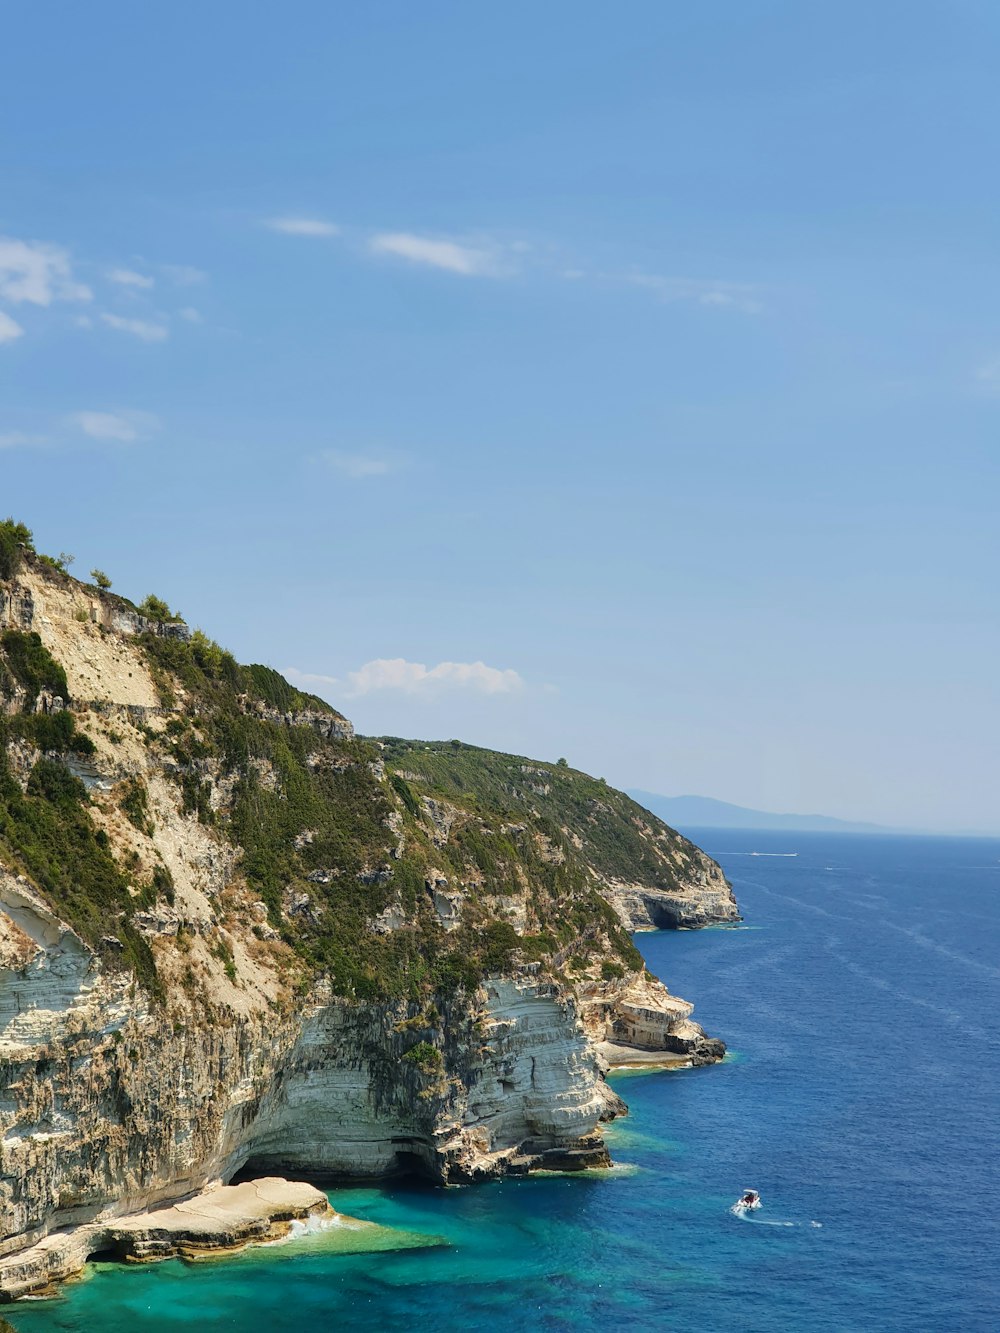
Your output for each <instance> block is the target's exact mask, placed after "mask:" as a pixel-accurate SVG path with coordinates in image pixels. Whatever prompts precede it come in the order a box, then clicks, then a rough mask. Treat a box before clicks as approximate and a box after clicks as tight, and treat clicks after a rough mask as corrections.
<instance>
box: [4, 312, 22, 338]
mask: <svg viewBox="0 0 1000 1333" xmlns="http://www.w3.org/2000/svg"><path fill="white" fill-rule="evenodd" d="M23 333H24V329H22V328H21V326H20V324H18V322H17V320H16V319H11V317H10V315H5V314H4V312H3V311H2V310H0V343H10V342H13V341H14V339H15V338H20V337H21V335H22V334H23Z"/></svg>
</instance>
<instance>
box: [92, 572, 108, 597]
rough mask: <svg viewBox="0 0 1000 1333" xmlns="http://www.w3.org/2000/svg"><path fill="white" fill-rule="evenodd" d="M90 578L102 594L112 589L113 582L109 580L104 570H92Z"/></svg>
mask: <svg viewBox="0 0 1000 1333" xmlns="http://www.w3.org/2000/svg"><path fill="white" fill-rule="evenodd" d="M90 577H91V578H92V579H93V580H94V582H95V583H96V584H97V586H98V587H99V588H100V589H101V591H102V592H107V591H108V589H109V588H110V587H111V580H110V579H109V578H108V576H107V574H105V572H104V570H103V569H92V570H91V571H90Z"/></svg>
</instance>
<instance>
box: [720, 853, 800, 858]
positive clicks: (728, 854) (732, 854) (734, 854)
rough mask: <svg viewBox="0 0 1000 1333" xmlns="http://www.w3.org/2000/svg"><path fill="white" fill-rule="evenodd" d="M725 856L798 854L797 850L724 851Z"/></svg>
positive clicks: (783, 855) (782, 855)
mask: <svg viewBox="0 0 1000 1333" xmlns="http://www.w3.org/2000/svg"><path fill="white" fill-rule="evenodd" d="M725 855H726V856H776V857H786V856H798V852H726V853H725Z"/></svg>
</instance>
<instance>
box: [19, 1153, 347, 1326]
mask: <svg viewBox="0 0 1000 1333" xmlns="http://www.w3.org/2000/svg"><path fill="white" fill-rule="evenodd" d="M338 1217H339V1214H337V1213H335V1212H334V1210H333V1209H332V1208H331V1207H330V1204H329V1202H328V1201H327V1198H326V1195H325V1194H323V1193H322V1191H321V1190H318V1189H316V1187H315V1186H313V1185H307V1184H305V1183H304V1182H302V1181H293V1180H285V1179H283V1178H281V1177H279V1176H265V1177H262V1178H261V1179H259V1180H248V1181H244V1182H243V1183H242V1184H240V1185H214V1186H211V1187H210V1188H209V1189H207V1190H202V1191H201V1192H200V1193H199V1194H195V1195H193V1196H192V1197H190V1198H188V1199H183V1200H181V1201H179V1202H178V1203H175V1204H171V1205H169V1206H167V1207H165V1208H156V1209H152V1210H150V1211H149V1212H142V1213H132V1214H130V1215H128V1216H127V1217H122V1218H116V1219H113V1220H111V1221H105V1222H90V1223H85V1224H84V1225H82V1226H78V1227H73V1228H70V1229H68V1230H66V1231H62V1232H53V1233H51V1234H50V1235H48V1236H45V1237H44V1238H43V1239H42V1240H40V1241H39V1242H38V1243H37V1244H35V1245H32V1246H31V1247H30V1248H28V1249H26V1250H22V1251H20V1252H19V1253H18V1254H17V1255H16V1256H13V1257H11V1258H8V1259H6V1260H2V1261H0V1299H2V1300H4V1301H16V1300H21V1299H23V1298H24V1297H35V1298H38V1297H42V1296H53V1295H55V1294H56V1291H57V1287H58V1284H59V1283H61V1282H63V1281H65V1280H67V1279H69V1278H72V1277H75V1276H77V1275H78V1274H79V1273H81V1272H82V1270H83V1268H84V1266H85V1264H86V1263H87V1261H88V1260H89V1259H90V1258H91V1257H92V1256H94V1255H96V1254H100V1255H101V1256H102V1257H103V1258H108V1259H113V1260H115V1261H118V1262H121V1263H127V1264H148V1263H157V1262H159V1261H160V1260H163V1259H185V1260H188V1261H198V1260H205V1259H211V1258H214V1257H217V1256H220V1255H226V1254H235V1253H238V1252H239V1251H241V1250H244V1249H246V1248H247V1247H249V1246H252V1245H268V1244H272V1243H274V1242H275V1241H280V1240H284V1239H285V1238H286V1237H288V1236H289V1235H291V1234H292V1232H293V1223H296V1222H298V1223H302V1224H306V1225H308V1224H310V1223H312V1222H320V1223H323V1222H329V1221H332V1220H333V1219H334V1218H338ZM343 1220H344V1221H350V1220H351V1219H346V1218H345V1219H343Z"/></svg>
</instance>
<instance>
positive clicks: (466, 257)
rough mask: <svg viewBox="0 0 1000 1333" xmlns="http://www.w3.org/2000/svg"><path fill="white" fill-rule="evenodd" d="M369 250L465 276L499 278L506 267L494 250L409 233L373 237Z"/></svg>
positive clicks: (380, 234)
mask: <svg viewBox="0 0 1000 1333" xmlns="http://www.w3.org/2000/svg"><path fill="white" fill-rule="evenodd" d="M368 248H369V250H371V251H372V253H373V254H377V255H395V256H396V257H397V258H399V259H406V260H408V261H409V262H410V263H412V264H425V265H428V266H429V267H431V268H441V269H445V270H446V271H447V272H449V273H460V274H462V276H463V277H497V276H499V275H500V273H501V271H502V268H503V265H502V262H501V258H500V255H499V253H498V252H497V250H496V249H494V248H484V247H482V246H480V245H465V244H462V243H460V242H459V241H448V240H435V239H434V238H432V237H430V236H415V235H413V233H412V232H408V231H386V232H379V233H378V234H377V235H375V236H372V237H371V239H370V240H369V242H368Z"/></svg>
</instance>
